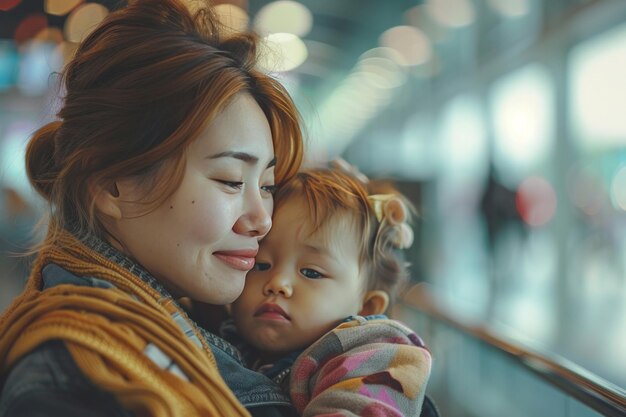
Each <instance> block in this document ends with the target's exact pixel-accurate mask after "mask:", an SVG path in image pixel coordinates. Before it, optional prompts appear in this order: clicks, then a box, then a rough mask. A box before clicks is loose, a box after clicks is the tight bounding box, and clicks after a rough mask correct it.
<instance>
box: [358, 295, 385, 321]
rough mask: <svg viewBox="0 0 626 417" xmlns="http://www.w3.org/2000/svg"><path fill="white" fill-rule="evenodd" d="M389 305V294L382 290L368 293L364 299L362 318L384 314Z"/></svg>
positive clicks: (360, 313)
mask: <svg viewBox="0 0 626 417" xmlns="http://www.w3.org/2000/svg"><path fill="white" fill-rule="evenodd" d="M388 305H389V294H387V293H386V292H385V291H382V290H374V291H368V292H367V293H366V294H365V296H364V297H363V307H361V311H360V312H359V315H360V316H371V315H374V314H383V313H384V312H385V310H387V306H388Z"/></svg>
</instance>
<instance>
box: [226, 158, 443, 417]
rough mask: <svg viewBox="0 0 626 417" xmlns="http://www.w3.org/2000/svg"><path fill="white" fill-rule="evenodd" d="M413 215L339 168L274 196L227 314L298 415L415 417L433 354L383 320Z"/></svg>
mask: <svg viewBox="0 0 626 417" xmlns="http://www.w3.org/2000/svg"><path fill="white" fill-rule="evenodd" d="M408 207H409V206H408V203H406V202H405V199H404V198H402V197H401V196H400V195H399V194H397V193H394V194H386V195H380V194H378V195H368V190H367V185H366V184H365V183H363V182H361V181H359V180H358V179H357V178H356V177H353V176H352V175H350V174H348V173H346V172H343V171H341V170H333V169H313V170H309V171H305V172H301V173H299V174H298V175H297V176H296V177H294V179H292V180H291V181H290V182H289V183H287V184H286V185H284V186H282V187H281V188H280V190H279V191H278V193H277V195H276V207H275V211H274V217H273V221H274V224H273V227H272V229H271V231H270V232H269V234H268V235H267V236H266V237H265V238H264V239H263V241H262V242H261V245H260V248H259V253H258V255H257V257H256V265H255V267H254V269H253V270H252V271H250V273H249V274H248V276H247V278H246V285H245V289H244V291H243V293H242V294H241V296H240V297H239V298H238V299H237V300H236V301H235V302H234V303H233V305H232V306H231V307H232V309H231V313H232V318H233V320H234V324H235V326H236V331H237V333H238V336H239V337H241V338H242V339H243V340H244V342H246V344H247V345H249V347H250V348H251V350H250V351H249V352H248V353H250V354H252V355H253V363H252V364H251V365H252V367H253V368H254V369H257V370H259V371H260V372H263V373H265V374H266V375H267V376H268V377H270V378H272V379H274V380H275V381H276V382H278V383H280V384H282V385H283V386H284V387H285V388H286V389H288V390H289V394H290V395H291V399H292V402H293V404H294V406H295V407H296V409H297V411H298V412H299V413H300V415H304V416H312V415H320V414H324V415H326V414H329V415H330V414H332V415H372V416H378V415H394V416H396V415H411V416H417V415H419V413H420V409H421V407H422V401H423V398H424V391H425V388H426V382H427V380H428V377H429V374H430V366H431V357H430V354H429V352H428V350H427V349H426V348H425V346H424V344H423V343H422V341H421V339H420V338H419V337H418V336H417V335H416V334H415V333H413V332H412V331H411V330H410V329H408V328H407V327H405V326H404V325H402V324H400V323H398V322H396V321H393V320H389V319H387V318H386V317H385V316H384V315H383V313H384V312H385V311H386V310H387V307H388V306H389V303H390V300H391V298H392V296H393V294H394V291H395V289H396V287H397V286H398V284H399V283H400V282H401V281H402V280H404V279H405V278H406V276H407V270H406V265H405V263H404V262H403V261H402V259H401V257H400V252H399V251H400V249H406V248H407V247H409V246H410V244H411V243H412V240H413V235H412V231H411V229H410V228H409V227H408V225H407V223H406V222H407V220H408V217H409V210H408ZM248 356H250V355H248Z"/></svg>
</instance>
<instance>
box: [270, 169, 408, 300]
mask: <svg viewBox="0 0 626 417" xmlns="http://www.w3.org/2000/svg"><path fill="white" fill-rule="evenodd" d="M386 192H388V193H393V194H396V195H397V196H398V198H400V199H401V200H402V201H403V204H404V205H405V206H406V207H407V208H408V209H409V210H410V211H412V210H414V208H413V206H412V205H411V204H410V203H409V202H408V201H407V200H406V199H405V198H404V197H403V196H402V195H401V194H400V193H399V192H398V191H397V190H395V188H393V187H392V186H390V185H388V186H387V188H386ZM368 195H370V192H369V189H368V186H367V184H364V183H362V182H361V181H360V180H359V179H357V178H356V177H354V176H353V175H351V174H349V173H347V172H344V171H342V170H338V169H329V168H314V169H308V170H305V171H302V172H298V173H297V174H296V175H295V176H294V177H293V178H292V179H291V180H290V181H288V182H287V183H286V184H285V185H283V186H282V187H280V189H279V190H278V192H277V193H276V206H275V208H276V212H277V211H278V210H279V209H280V207H281V206H282V205H284V204H285V203H286V202H288V201H289V200H291V199H293V198H301V199H303V200H304V202H305V204H306V205H307V207H308V208H309V214H310V217H309V219H310V220H311V222H312V228H311V233H316V232H318V231H322V230H323V232H324V233H326V238H327V239H331V240H332V238H333V237H332V232H333V230H335V229H332V230H327V229H324V227H325V226H326V225H335V224H336V223H332V222H334V221H341V222H342V223H343V224H346V225H352V226H353V227H352V228H351V229H352V230H353V231H354V233H355V236H354V240H355V241H356V242H357V245H358V248H359V258H360V259H359V263H360V265H361V268H360V269H361V271H362V274H363V276H364V277H365V282H364V286H363V290H364V291H371V290H383V291H385V292H387V294H389V298H390V301H391V302H393V299H394V296H395V293H396V292H397V289H398V288H399V287H400V286H401V284H403V283H404V282H405V281H406V280H407V278H408V264H407V263H406V262H404V259H403V257H402V255H401V253H400V252H399V249H398V248H397V245H396V244H395V243H394V241H395V240H396V238H397V234H398V233H400V230H399V228H398V226H397V225H393V224H391V223H389V222H387V221H378V219H377V218H376V213H375V212H374V208H373V206H372V204H371V203H370V201H369V199H368ZM407 215H408V212H407ZM409 220H410V219H407V221H409ZM341 230H344V231H345V230H350V229H343V228H342V229H341ZM329 234H330V235H329Z"/></svg>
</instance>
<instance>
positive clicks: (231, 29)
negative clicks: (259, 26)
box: [215, 3, 250, 33]
mask: <svg viewBox="0 0 626 417" xmlns="http://www.w3.org/2000/svg"><path fill="white" fill-rule="evenodd" d="M215 13H216V14H217V17H218V18H219V20H220V22H222V24H223V25H224V28H223V29H224V30H225V32H226V33H236V32H243V31H245V30H246V29H247V28H248V22H249V21H250V18H249V17H248V13H246V11H245V10H243V9H242V8H240V7H238V6H235V5H233V4H227V3H224V4H218V5H217V6H215Z"/></svg>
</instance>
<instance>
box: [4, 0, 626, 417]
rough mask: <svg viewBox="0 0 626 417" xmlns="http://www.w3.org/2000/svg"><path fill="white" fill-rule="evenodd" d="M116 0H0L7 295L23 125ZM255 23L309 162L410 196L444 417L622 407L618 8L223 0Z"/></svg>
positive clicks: (16, 243)
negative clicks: (343, 164)
mask: <svg viewBox="0 0 626 417" xmlns="http://www.w3.org/2000/svg"><path fill="white" fill-rule="evenodd" d="M123 3H125V2H124V1H117V0H98V1H91V0H0V189H1V193H0V310H4V309H5V308H6V307H7V306H8V305H9V303H10V302H11V301H12V300H13V298H14V297H15V296H16V295H17V294H19V293H20V291H21V290H22V288H23V286H24V283H25V281H26V279H27V277H28V274H29V270H30V263H31V262H32V260H33V255H32V254H30V255H29V253H30V252H29V249H30V248H31V247H33V246H32V245H33V244H35V243H36V242H37V240H38V239H41V238H42V235H41V233H42V232H41V231H42V230H43V229H42V227H41V224H40V219H41V218H42V216H43V215H45V209H44V206H43V204H42V201H41V200H40V197H39V196H38V194H37V193H36V192H34V191H33V189H32V188H31V186H30V184H29V182H28V179H27V177H26V173H25V166H24V155H25V148H26V144H27V141H28V139H29V138H30V137H31V135H32V134H33V132H34V131H35V130H36V129H38V128H39V127H40V126H42V125H43V124H45V123H47V122H49V121H51V120H54V119H55V117H56V113H57V111H58V109H59V106H60V103H61V101H62V95H63V92H62V89H61V87H60V83H59V80H60V79H61V76H60V74H61V73H62V71H63V68H64V65H65V64H66V63H67V62H68V61H69V60H70V59H71V57H72V54H73V53H74V51H75V50H76V48H77V45H78V44H79V43H80V41H81V40H82V39H84V38H85V36H87V35H88V34H89V32H90V31H91V30H92V29H93V28H94V27H95V26H96V25H97V24H98V23H99V22H100V21H101V20H102V19H104V18H105V17H106V16H107V15H108V14H109V13H110V12H111V11H113V10H115V9H116V8H118V7H123ZM214 4H215V10H216V12H217V14H218V16H220V18H221V19H222V21H223V22H224V24H225V27H226V28H227V30H231V31H233V32H236V31H243V30H248V29H252V30H254V31H255V32H257V33H258V34H259V35H260V36H261V37H262V38H263V41H264V42H263V51H261V52H262V53H261V60H260V62H259V65H260V66H261V67H262V68H263V70H265V71H267V72H270V73H271V74H272V76H274V77H275V78H276V79H278V80H279V81H280V82H281V83H282V84H283V85H284V86H285V87H286V89H287V91H288V92H289V93H290V95H291V96H292V98H293V99H294V101H295V103H296V105H297V107H298V110H299V111H300V113H301V114H302V118H303V121H304V129H303V130H304V132H305V144H306V150H305V164H310V165H314V164H319V163H325V162H328V161H331V160H333V159H336V158H343V159H344V160H345V161H347V162H348V163H349V164H352V165H354V166H355V167H356V168H358V170H359V171H360V172H361V173H362V174H364V175H365V176H367V177H369V178H375V179H385V180H389V181H391V182H393V184H395V185H396V186H397V187H398V188H399V189H400V191H401V192H402V193H404V194H405V195H406V196H407V197H408V198H409V200H410V201H411V202H412V203H413V204H414V205H415V207H416V212H417V215H416V219H415V221H414V222H413V224H412V228H413V232H414V236H415V242H414V244H413V246H412V247H411V249H410V250H409V251H408V253H407V255H406V256H407V260H408V261H409V262H410V281H411V282H410V285H409V287H408V288H407V290H406V291H404V292H403V293H402V294H401V295H400V298H399V300H398V302H397V303H396V304H395V305H394V308H393V311H392V312H391V316H392V317H394V318H396V319H399V320H401V321H403V322H404V323H406V324H407V325H408V326H409V327H411V328H412V329H414V330H415V331H416V332H417V333H418V334H419V335H420V336H421V337H422V339H424V341H425V343H426V344H427V346H428V348H429V351H430V352H431V354H432V357H433V362H432V372H431V377H430V382H429V385H428V388H427V394H428V396H429V397H430V398H431V399H432V400H433V401H434V403H435V404H436V405H437V407H438V409H439V413H440V415H441V416H450V417H455V416H458V417H492V416H493V417H495V416H512V417H518V416H519V417H523V416H528V417H531V416H532V417H539V416H546V417H595V416H601V415H608V416H624V415H626V77H625V74H626V1H624V0H421V1H420V0H389V1H380V0H300V1H291V0H276V1H269V0H232V1H228V0H216V1H214Z"/></svg>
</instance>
